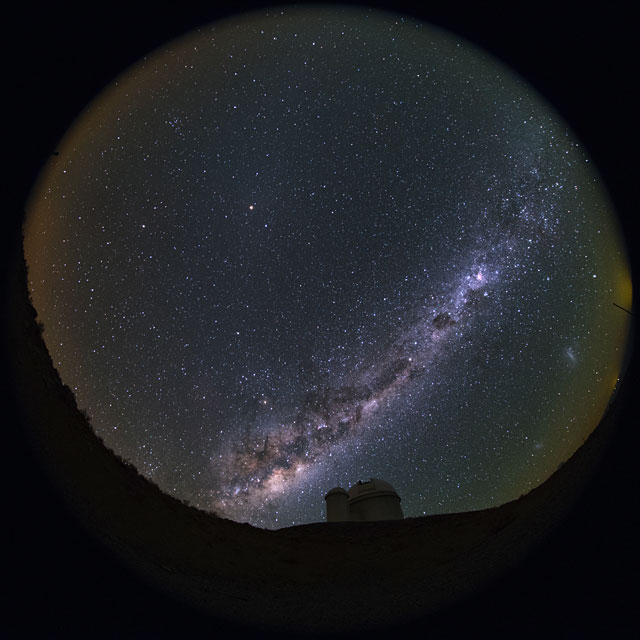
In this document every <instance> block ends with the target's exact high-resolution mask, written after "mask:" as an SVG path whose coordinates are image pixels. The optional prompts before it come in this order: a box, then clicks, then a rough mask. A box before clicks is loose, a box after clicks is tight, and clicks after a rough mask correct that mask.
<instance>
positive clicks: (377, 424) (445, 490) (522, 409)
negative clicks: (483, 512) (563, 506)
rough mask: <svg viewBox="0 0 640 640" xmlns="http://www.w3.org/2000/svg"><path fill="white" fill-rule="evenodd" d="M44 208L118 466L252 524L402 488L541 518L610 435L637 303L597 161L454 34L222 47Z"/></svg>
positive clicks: (411, 25)
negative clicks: (545, 490) (354, 495)
mask: <svg viewBox="0 0 640 640" xmlns="http://www.w3.org/2000/svg"><path fill="white" fill-rule="evenodd" d="M57 152H58V153H57V154H56V155H54V156H53V157H52V158H51V160H50V162H49V163H48V165H47V167H46V168H45V170H44V171H43V173H42V176H41V179H40V181H39V183H38V184H37V185H36V187H35V188H34V191H33V193H32V195H31V199H30V201H29V203H28V221H27V225H26V227H25V253H26V257H27V262H28V266H29V280H30V283H29V284H30V288H31V292H32V297H33V300H34V304H35V306H36V309H37V311H38V315H39V319H40V320H41V321H43V323H44V326H45V332H44V337H45V340H46V343H47V346H48V348H49V351H50V352H51V354H52V358H53V360H54V363H55V364H56V366H57V368H58V369H59V371H60V373H61V376H62V379H63V381H64V382H65V383H66V384H68V385H69V386H70V387H71V388H72V389H73V391H74V393H75V395H76V397H77V399H78V404H79V406H80V407H82V408H84V409H86V410H87V411H88V413H89V414H90V416H91V423H92V426H93V428H94V429H95V430H96V432H97V433H98V434H99V435H100V436H101V437H102V438H103V440H104V442H105V443H106V444H107V445H108V446H109V447H111V448H112V449H113V450H114V451H115V452H116V453H118V454H119V455H120V456H122V457H123V458H126V459H127V460H129V461H131V462H132V463H133V464H134V465H135V466H136V467H137V468H138V469H139V470H140V471H141V473H143V474H145V475H146V476H147V477H149V478H151V479H152V480H153V481H154V482H156V483H157V484H158V485H159V486H160V487H161V488H162V489H163V490H164V491H167V492H168V493H171V494H172V495H175V496H177V497H179V498H181V499H183V500H187V501H188V502H190V503H191V504H194V505H196V506H198V507H199V508H202V509H206V510H212V511H215V512H216V513H219V514H220V515H223V516H225V517H229V518H232V519H234V520H238V521H247V522H250V523H252V524H254V525H257V526H264V527H279V526H286V525H291V524H299V523H303V522H312V521H317V520H321V519H323V517H324V499H323V498H324V495H325V493H326V492H327V491H328V490H329V489H331V488H332V487H334V486H339V485H340V486H344V487H348V486H350V485H351V484H352V483H354V482H356V481H357V480H362V479H368V478H369V477H380V478H384V479H385V480H387V481H389V482H391V483H392V484H393V485H394V487H395V488H396V489H397V490H398V492H399V494H400V495H401V497H402V501H403V502H402V506H403V511H404V513H405V514H406V515H408V516H418V515H423V514H430V513H443V512H451V511H464V510H468V509H481V508H486V507H489V506H492V505H496V504H501V503H503V502H505V501H506V500H511V499H514V498H517V497H518V496H519V495H521V494H523V493H525V492H527V491H529V490H530V489H531V488H532V487H534V486H536V485H537V484H539V483H540V482H541V481H543V480H544V479H545V478H546V477H548V475H549V474H550V473H552V472H553V471H554V470H555V469H556V468H557V467H558V465H560V464H561V463H562V462H563V461H564V460H566V459H567V457H568V456H569V455H571V453H572V452H573V451H575V449H576V448H577V447H578V446H579V445H580V443H581V442H582V441H583V440H584V438H585V437H586V436H587V435H588V434H589V433H590V432H591V431H592V430H593V428H594V427H595V425H596V424H597V422H598V420H599V418H600V417H601V415H602V413H603V411H604V410H605V409H606V406H607V403H608V401H609V399H610V397H611V394H612V392H613V390H614V388H615V386H616V384H617V380H618V375H619V372H620V367H621V362H622V358H623V354H624V348H625V339H626V332H627V321H628V318H627V314H625V313H624V312H623V311H621V310H620V309H619V308H618V307H615V306H614V304H613V303H616V304H619V305H622V306H623V307H627V308H628V307H629V306H630V305H631V285H630V279H629V272H628V266H627V263H626V257H625V250H624V246H623V243H622V241H621V238H620V235H619V231H618V228H617V226H616V222H615V217H614V214H613V211H612V208H611V205H610V203H609V201H608V198H607V195H606V191H605V189H604V187H603V185H602V183H601V180H600V178H599V176H598V174H597V171H596V170H595V168H594V167H593V166H592V163H591V161H590V158H589V157H588V156H587V155H586V153H585V152H584V150H583V149H582V147H581V145H580V143H579V141H578V140H576V139H575V136H574V135H573V133H572V132H571V130H570V129H569V127H568V126H567V125H566V124H565V123H563V122H562V120H561V119H560V118H559V117H558V116H557V114H555V113H554V112H553V110H552V109H551V108H550V107H549V106H548V105H546V104H544V103H543V102H542V100H541V99H540V98H539V97H538V96H536V94H535V93H534V92H533V90H532V89H531V88H530V87H528V86H527V85H526V83H524V82H523V81H522V80H520V79H519V78H517V77H516V76H515V75H514V74H513V73H512V72H511V71H509V70H508V69H506V68H505V67H503V66H502V65H501V64H500V63H498V62H497V61H495V60H493V59H491V58H490V57H488V56H487V55H485V54H484V53H482V52H480V51H478V50H477V49H476V48H474V47H473V46H471V45H470V44H469V43H466V42H464V41H462V40H460V39H458V38H457V37H455V36H454V35H451V34H447V33H445V32H442V31H439V30H436V29H432V28H431V27H429V26H427V25H424V24H419V23H416V22H414V21H412V20H409V19H405V18H402V17H401V16H395V15H393V14H382V13H377V12H375V11H366V10H364V9H344V8H343V9H339V8H336V7H333V8H321V7H313V8H312V7H306V8H302V7H301V8H296V9H293V8H292V9H282V10H280V9H278V10H276V11H271V12H264V13H260V14H252V15H248V16H239V17H236V18H231V19H229V20H228V21H226V22H221V23H218V24H215V25H209V26H205V27H203V28H202V29H200V30H199V31H196V32H194V33H192V34H189V35H187V36H185V37H184V38H182V39H180V40H177V41H175V42H172V43H170V44H168V45H167V46H166V47H163V48H162V49H160V50H158V51H156V52H154V53H152V54H150V55H149V56H147V57H146V58H145V59H144V60H142V61H141V62H140V63H139V64H138V65H136V66H134V67H132V68H131V69H129V70H127V71H126V72H125V73H124V74H123V75H122V76H121V77H120V78H118V79H117V81H115V82H114V83H113V84H112V85H111V86H110V87H109V88H107V89H106V90H105V92H104V93H103V94H102V95H101V96H99V97H98V98H97V99H96V100H95V102H94V103H92V104H91V105H90V106H89V107H88V108H87V110H86V111H85V113H83V114H81V116H80V117H79V118H78V120H77V121H76V123H75V124H74V126H73V127H72V128H71V130H70V131H69V133H68V134H67V135H66V136H65V138H64V139H63V140H62V141H61V142H60V145H59V147H58V149H57Z"/></svg>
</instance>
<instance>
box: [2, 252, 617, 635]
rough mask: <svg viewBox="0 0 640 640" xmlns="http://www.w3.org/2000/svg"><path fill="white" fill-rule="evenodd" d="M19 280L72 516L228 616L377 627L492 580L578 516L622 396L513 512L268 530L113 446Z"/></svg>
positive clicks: (53, 471) (40, 410) (285, 625)
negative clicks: (60, 369) (56, 357)
mask: <svg viewBox="0 0 640 640" xmlns="http://www.w3.org/2000/svg"><path fill="white" fill-rule="evenodd" d="M9 285H10V290H9V299H10V309H11V310H12V313H11V318H10V321H9V325H8V329H9V335H8V337H9V344H10V345H11V346H12V348H11V354H12V356H13V362H12V367H13V376H14V377H13V381H14V384H15V387H14V395H15V397H16V399H17V400H18V403H19V405H20V406H21V407H22V408H23V411H24V413H23V416H22V418H23V422H24V424H25V425H26V426H27V427H28V429H29V433H30V437H31V438H32V440H33V443H34V446H35V447H36V450H37V451H38V455H39V457H40V463H41V465H42V467H43V468H44V469H46V473H47V475H48V476H49V477H50V478H51V481H52V482H53V483H54V485H55V486H56V488H57V490H58V491H59V492H60V494H61V495H62V496H64V501H65V502H66V503H67V504H68V505H69V508H70V510H71V512H72V513H74V514H75V515H77V517H78V518H79V519H80V521H81V522H82V524H83V525H84V526H85V527H87V528H88V529H89V530H90V531H91V532H92V534H93V535H95V536H96V538H97V539H98V540H100V541H101V542H102V543H103V544H105V545H106V546H107V547H108V548H109V549H111V550H112V552H113V553H114V554H115V555H116V556H117V557H118V558H119V559H120V561H121V562H124V563H125V565H127V566H129V567H131V568H132V569H133V570H134V572H135V573H136V574H139V575H141V576H143V577H144V579H145V580H148V581H150V582H151V583H153V584H156V585H158V586H159V587H160V589H161V590H163V591H166V592H168V593H171V594H172V595H173V596H175V597H177V598H178V599H179V600H182V601H184V602H188V603H189V604H191V605H194V606H196V607H197V608H198V609H200V610H201V611H205V612H207V613H209V614H210V615H212V616H214V617H215V619H224V620H227V622H229V623H232V622H239V623H240V622H242V623H245V624H251V625H255V626H258V627H266V628H274V629H275V628H278V629H284V630H305V631H306V632H312V631H329V630H331V631H336V630H349V629H355V628H365V627H371V628H378V627H380V626H381V625H385V624H398V623H400V622H403V621H406V620H411V619H413V618H418V617H422V616H424V615H425V614H426V613H429V612H432V611H436V610H438V609H439V608H441V607H442V606H444V605H447V604H449V603H451V602H454V601H456V600H459V599H460V598H462V597H464V596H469V595H471V594H473V592H474V591H475V590H477V589H478V588H482V587H486V585H487V583H489V582H491V581H492V580H495V579H497V578H499V577H500V576H501V575H502V574H503V573H504V572H505V571H507V570H508V569H510V568H512V567H513V566H515V565H517V563H518V562H519V561H520V560H521V558H522V556H523V554H524V553H525V552H526V551H527V549H528V548H529V547H530V546H531V545H532V544H535V543H536V542H537V541H539V540H540V539H541V537H542V536H544V535H545V534H546V533H548V532H549V531H550V530H551V529H552V528H553V527H554V526H556V525H557V523H558V522H559V521H560V520H561V518H562V516H563V515H565V514H566V512H567V510H568V509H569V508H570V506H571V504H572V503H573V502H574V501H575V500H576V498H577V497H578V496H579V494H580V492H581V490H582V489H583V487H584V484H585V482H586V480H587V477H588V475H589V473H590V472H591V470H592V469H593V467H594V465H595V464H596V463H597V461H598V459H599V457H600V455H601V452H602V451H603V445H604V443H605V441H606V439H607V438H608V437H609V434H610V432H611V430H612V429H613V428H614V422H615V420H616V406H618V405H619V404H620V402H621V400H622V398H623V396H624V390H621V392H620V394H619V395H618V401H617V403H616V405H615V406H613V407H612V408H611V409H610V411H609V412H608V414H607V416H606V417H605V419H604V420H603V421H602V424H601V425H600V426H599V428H598V429H597V430H596V431H595V432H594V434H593V435H592V436H591V437H590V438H589V439H588V441H587V442H586V444H585V445H584V446H583V447H582V448H581V449H580V450H579V451H578V452H577V453H576V455H575V456H574V457H573V458H572V459H571V460H569V461H568V462H567V463H566V464H565V465H563V466H562V467H561V468H560V469H559V470H558V472H557V473H556V474H554V476H553V477H552V478H550V479H549V480H548V481H547V482H545V483H544V484H543V485H541V486H540V487H538V488H537V489H535V490H534V491H532V492H530V493H529V494H528V495H526V496H524V497H522V498H520V499H519V500H517V501H514V502H510V503H508V504H506V505H503V506H502V507H499V508H495V509H488V510H485V511H479V512H472V513H462V514H450V515H438V516H432V517H424V518H409V519H406V520H404V521H390V522H374V523H330V524H329V523H317V524H310V525H304V526H299V527H290V528H286V529H281V530H277V531H269V530H262V529H258V528H255V527H252V526H250V525H247V524H238V523H235V522H231V521H229V520H225V519H221V518H218V517H216V516H213V515H210V514H205V513H203V512H201V511H199V510H197V509H195V508H193V507H189V506H187V505H185V504H183V503H181V502H180V501H179V500H176V499H174V498H172V497H170V496H168V495H166V494H164V493H162V491H160V489H159V488H158V487H156V486H155V485H154V484H152V483H151V482H149V481H148V480H146V479H145V478H143V477H142V476H141V475H139V474H138V472H137V471H136V470H135V469H134V468H133V467H132V466H131V465H129V464H127V463H126V462H124V461H122V460H121V459H119V458H118V457H117V456H115V455H114V454H113V453H112V452H111V451H109V450H108V449H107V448H106V447H105V446H104V444H103V443H102V441H101V440H100V439H99V438H98V437H97V436H96V435H95V434H94V433H93V431H92V430H91V428H90V425H89V423H88V421H87V418H86V416H85V415H84V414H83V413H82V412H81V411H79V410H78V408H77V406H76V402H75V399H74V396H73V394H72V393H71V391H70V390H69V389H68V388H67V387H66V386H64V385H63V384H62V382H61V380H60V378H59V375H58V373H57V372H56V370H55V369H54V367H53V363H52V361H51V358H50V356H49V354H48V352H47V350H46V347H45V345H44V342H43V340H42V337H41V331H40V328H39V326H38V323H37V316H36V313H35V311H34V309H33V307H32V306H31V304H30V301H29V297H28V292H27V287H26V270H25V265H24V260H23V258H22V256H21V255H20V253H19V252H16V256H15V272H14V275H13V277H12V278H11V280H10V281H9ZM43 535H46V527H44V529H43ZM586 560H588V559H586Z"/></svg>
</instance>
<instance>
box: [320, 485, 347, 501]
mask: <svg viewBox="0 0 640 640" xmlns="http://www.w3.org/2000/svg"><path fill="white" fill-rule="evenodd" d="M336 494H343V495H345V496H347V495H349V494H348V493H347V492H346V491H345V490H344V489H343V488H342V487H335V488H333V489H331V491H329V492H328V493H327V495H326V496H325V500H326V499H327V498H328V497H329V496H333V495H336Z"/></svg>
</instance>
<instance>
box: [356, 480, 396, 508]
mask: <svg viewBox="0 0 640 640" xmlns="http://www.w3.org/2000/svg"><path fill="white" fill-rule="evenodd" d="M384 495H392V496H395V497H396V498H398V500H400V496H399V495H398V493H397V492H396V490H395V489H394V488H393V487H392V486H391V485H390V484H389V483H388V482H387V481H386V480H380V479H379V478H369V480H365V481H362V480H358V482H356V484H354V485H353V486H352V487H351V488H350V489H349V502H354V501H356V500H364V499H365V498H373V497H378V496H384Z"/></svg>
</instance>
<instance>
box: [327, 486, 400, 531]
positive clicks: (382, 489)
mask: <svg viewBox="0 0 640 640" xmlns="http://www.w3.org/2000/svg"><path fill="white" fill-rule="evenodd" d="M324 499H325V502H326V505H327V522H371V521H373V520H402V519H403V518H404V515H403V513H402V507H400V496H399V495H398V494H397V493H396V490H395V489H394V488H393V487H392V486H391V485H390V484H389V483H388V482H385V481H384V480H379V479H378V478H370V479H369V480H367V481H366V482H363V481H361V480H359V481H358V482H356V484H354V485H353V486H352V487H351V488H350V489H349V491H348V492H347V491H345V490H344V489H343V488H342V487H336V488H335V489H331V491H329V493H327V495H326V496H325V497H324Z"/></svg>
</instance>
